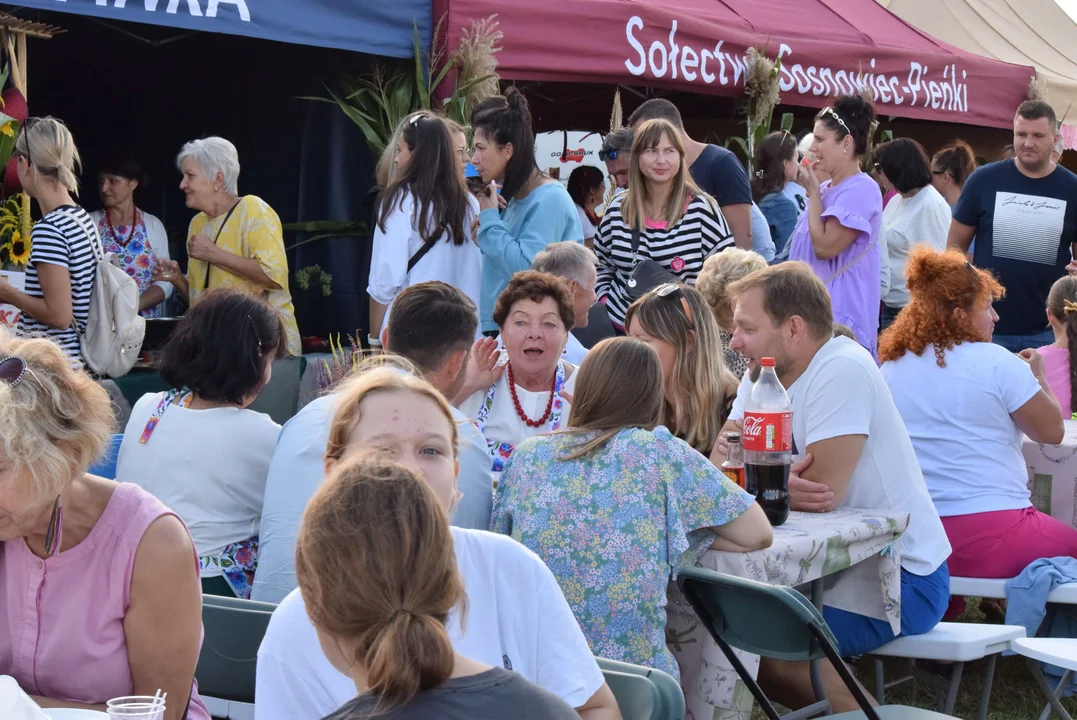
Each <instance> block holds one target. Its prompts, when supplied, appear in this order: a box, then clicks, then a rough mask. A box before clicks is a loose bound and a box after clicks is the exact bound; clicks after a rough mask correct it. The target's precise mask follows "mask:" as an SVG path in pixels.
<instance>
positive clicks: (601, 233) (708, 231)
mask: <svg viewBox="0 0 1077 720" xmlns="http://www.w3.org/2000/svg"><path fill="white" fill-rule="evenodd" d="M624 195H625V194H624V193H621V194H620V195H618V196H617V197H615V198H614V199H613V202H611V203H610V206H609V208H608V209H607V210H606V213H605V214H604V215H603V216H602V221H601V222H600V223H599V224H598V232H596V233H595V255H597V256H598V284H597V285H596V286H595V294H597V295H598V297H599V298H600V299H601V298H602V297H603V296H605V297H606V309H607V311H608V312H609V315H610V319H611V320H613V322H615V323H616V324H617V325H621V326H623V325H624V318H625V312H626V311H627V310H628V306H629V305H631V304H632V298H631V297H630V296H629V294H628V287H627V283H628V278H629V277H630V276H631V274H632V270H633V269H634V268H635V266H636V264H637V263H638V262H639V261H640V260H643V259H645V258H650V259H651V260H654V261H655V262H657V263H658V264H659V265H661V266H662V267H664V268H665V269H667V270H669V271H670V272H672V273H673V274H674V275H676V276H677V277H679V278H680V279H681V282H685V283H688V284H689V285H695V282H696V277H698V276H699V272H700V270H702V269H703V261H704V260H706V259H707V258H708V257H710V256H711V255H713V254H715V253H717V252H721V251H722V250H724V249H725V248H727V247H730V246H732V245H733V233H732V231H730V229H729V225H728V224H727V223H726V220H725V216H724V215H722V211H721V210H719V209H718V206H717V205H716V204H713V203H712V201H709V200H708V199H707V198H705V197H695V198H692V201H691V202H690V203H688V207H687V209H686V210H685V211H684V215H683V216H682V217H681V220H680V222H678V223H677V224H676V225H674V226H673V227H671V228H667V229H664V230H659V229H655V228H644V229H643V231H642V232H641V233H640V238H639V252H638V253H637V255H636V259H635V260H633V256H632V228H630V227H629V226H628V223H627V222H625V219H624V218H623V217H622V216H621V202H622V201H623V200H624Z"/></svg>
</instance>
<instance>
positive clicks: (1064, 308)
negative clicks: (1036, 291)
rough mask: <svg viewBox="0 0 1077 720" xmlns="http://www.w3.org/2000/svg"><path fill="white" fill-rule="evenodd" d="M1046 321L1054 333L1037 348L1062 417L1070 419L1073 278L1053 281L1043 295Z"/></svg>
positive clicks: (1076, 280)
mask: <svg viewBox="0 0 1077 720" xmlns="http://www.w3.org/2000/svg"><path fill="white" fill-rule="evenodd" d="M1047 322H1049V323H1050V324H1051V329H1052V330H1054V332H1055V341H1054V344H1052V345H1047V346H1046V347H1041V348H1039V350H1037V352H1039V354H1040V357H1042V358H1043V365H1044V376H1045V377H1046V378H1047V385H1048V386H1050V388H1051V392H1053V393H1054V395H1055V399H1056V400H1058V404H1059V406H1060V407H1061V408H1062V417H1064V418H1069V419H1071V420H1072V419H1074V412H1075V411H1077V397H1075V396H1074V391H1077V277H1074V276H1072V275H1066V276H1065V277H1062V278H1059V279H1058V280H1056V281H1055V284H1054V285H1052V286H1051V292H1050V293H1049V294H1048V295H1047Z"/></svg>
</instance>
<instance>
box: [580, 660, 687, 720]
mask: <svg viewBox="0 0 1077 720" xmlns="http://www.w3.org/2000/svg"><path fill="white" fill-rule="evenodd" d="M597 660H598V667H599V668H600V669H601V670H602V675H603V676H604V677H605V678H606V684H607V685H609V686H610V690H612V691H613V696H614V697H615V698H617V705H618V707H620V708H621V718H622V720H683V719H684V714H685V709H684V693H683V692H682V691H681V686H680V683H678V682H677V681H676V680H674V679H673V677H672V676H670V675H669V674H668V673H664V672H662V671H661V670H656V669H654V668H649V667H643V666H642V665H633V664H631V663H626V662H620V661H619V660H607V659H606V658H597Z"/></svg>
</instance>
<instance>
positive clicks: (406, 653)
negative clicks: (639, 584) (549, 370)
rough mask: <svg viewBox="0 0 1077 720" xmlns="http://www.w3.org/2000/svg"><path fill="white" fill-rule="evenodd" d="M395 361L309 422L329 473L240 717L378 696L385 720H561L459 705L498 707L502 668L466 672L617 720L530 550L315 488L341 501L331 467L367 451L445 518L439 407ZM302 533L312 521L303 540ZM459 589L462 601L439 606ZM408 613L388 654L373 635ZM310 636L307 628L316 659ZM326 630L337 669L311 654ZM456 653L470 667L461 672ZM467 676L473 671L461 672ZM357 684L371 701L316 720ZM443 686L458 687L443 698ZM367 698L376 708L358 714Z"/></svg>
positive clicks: (296, 713) (450, 462)
mask: <svg viewBox="0 0 1077 720" xmlns="http://www.w3.org/2000/svg"><path fill="white" fill-rule="evenodd" d="M379 365H384V366H379ZM405 367H410V364H409V363H408V362H407V361H406V360H403V359H402V358H399V357H396V356H392V355H381V356H378V359H377V360H376V361H368V362H367V363H365V364H364V365H363V366H362V367H361V368H359V369H358V371H357V372H355V373H353V374H352V376H351V378H350V379H349V380H348V381H346V382H345V383H344V384H343V385H342V386H341V387H340V389H339V390H338V391H337V392H336V393H335V394H334V397H335V400H334V407H335V411H334V412H332V414H331V417H327V418H326V419H325V422H326V423H327V424H328V434H329V440H328V443H327V444H326V447H325V458H326V468H327V471H328V474H329V475H330V479H329V480H328V481H327V482H326V484H325V486H324V487H323V488H322V489H321V492H320V494H319V495H317V496H316V497H315V499H314V500H312V501H311V504H310V505H309V506H308V510H307V512H308V515H307V517H306V518H305V520H304V523H303V526H304V528H310V531H309V532H308V531H306V530H304V533H303V537H300V539H299V543H298V545H299V554H298V559H299V563H297V565H303V564H304V563H305V564H306V566H307V569H306V570H304V569H302V568H300V569H299V571H298V579H299V586H300V587H299V589H297V590H294V591H292V592H291V593H290V594H289V595H288V596H287V597H285V598H284V600H282V601H281V603H280V604H279V605H278V606H277V609H276V611H274V613H273V619H272V620H271V621H270V623H269V628H268V629H267V630H266V634H265V637H264V638H263V639H262V645H261V647H260V648H259V650H258V672H257V682H256V683H255V685H256V688H257V697H256V698H255V708H256V709H255V720H292V718H320V717H325V716H330V717H333V718H338V717H344V718H349V720H351V719H352V718H358V717H362V718H365V717H367V716H368V715H367V714H363V713H368V712H369V711H370V710H371V708H373V707H379V710H382V709H385V707H386V705H388V704H394V703H396V704H397V707H396V709H397V711H398V712H399V713H400V714H390V715H388V716H387V717H389V718H412V717H416V718H434V717H436V718H449V719H450V720H451V719H452V718H479V717H483V718H485V717H497V718H501V717H511V718H519V717H535V718H538V717H543V718H545V717H550V718H560V717H562V715H560V714H556V713H554V712H552V711H551V712H550V713H548V714H546V715H542V714H541V713H540V714H539V715H533V716H532V715H523V713H524V710H523V709H522V708H521V707H517V706H514V707H513V708H512V709H511V710H504V711H502V712H499V711H498V710H499V709H502V710H503V708H502V707H501V706H497V705H494V706H493V709H488V708H487V707H486V706H482V705H477V704H476V705H473V704H470V703H471V700H472V699H473V700H474V701H475V702H476V703H477V702H478V701H479V698H470V695H471V694H472V693H473V692H474V691H475V686H477V685H481V686H483V687H485V688H488V689H489V692H490V693H491V694H492V695H494V696H496V698H482V701H483V702H487V701H488V700H492V699H499V698H500V697H501V695H499V694H498V693H500V692H501V690H500V689H499V688H503V687H509V686H510V685H509V684H508V681H507V679H506V678H505V675H504V673H500V672H498V673H492V672H491V671H488V670H485V669H484V668H483V670H484V671H482V672H479V670H478V668H482V666H486V667H498V668H505V669H507V670H512V671H514V672H516V673H519V675H520V676H521V677H522V678H524V679H526V680H528V681H529V682H533V683H535V684H536V685H538V686H540V687H542V688H543V689H544V690H547V691H549V692H551V693H553V694H554V695H556V696H557V697H558V698H560V699H561V700H563V701H564V702H565V703H567V704H568V706H569V707H572V708H575V712H576V713H577V714H578V715H579V718H580V720H619V719H620V714H619V713H618V711H617V701H616V700H615V699H614V697H613V693H612V691H610V689H609V687H608V686H607V685H606V684H605V680H604V679H603V676H602V671H601V670H599V668H598V663H597V662H596V661H595V657H594V654H593V653H592V651H591V648H590V647H589V646H588V644H587V640H586V638H584V636H583V633H582V632H581V630H580V626H579V623H577V622H576V619H575V617H574V616H573V614H572V610H571V608H570V607H569V605H568V603H567V602H566V600H565V597H564V595H563V594H562V592H561V589H560V587H559V586H558V584H557V580H556V578H555V577H554V575H553V573H552V572H550V570H549V568H547V567H546V566H545V565H544V564H543V563H542V561H541V560H540V559H539V558H538V557H537V556H536V555H535V554H534V553H532V552H530V551H528V550H527V549H526V548H525V547H523V546H522V545H520V544H519V543H518V542H516V541H515V540H512V539H511V538H507V537H504V536H501V535H495V534H493V533H489V532H485V531H480V530H469V529H465V528H460V527H451V528H446V529H445V530H444V531H439V532H438V533H433V532H426V531H425V530H424V531H423V532H419V530H420V529H421V528H423V527H425V526H424V525H421V524H420V523H419V521H418V519H417V518H418V517H419V516H418V515H416V513H417V512H418V510H416V509H415V508H414V507H412V505H418V504H419V498H418V495H417V492H418V491H415V490H414V489H412V490H411V491H410V492H411V493H412V495H411V496H410V497H412V498H413V499H414V501H413V502H412V501H409V504H408V507H407V508H404V507H403V506H402V504H394V505H391V506H386V505H385V504H384V503H381V504H379V503H380V501H376V498H375V497H374V496H371V497H369V498H368V497H367V496H366V495H362V496H360V494H359V493H360V490H359V489H353V490H352V491H351V494H350V495H347V493H345V495H347V497H346V499H344V500H339V501H337V500H331V499H330V500H327V498H328V497H329V495H327V493H328V494H330V495H332V497H334V498H335V497H337V495H338V494H339V493H344V492H345V491H344V490H343V489H342V487H343V486H341V485H340V483H341V482H345V480H342V479H341V477H342V476H339V475H336V474H335V473H343V477H346V478H352V479H353V480H354V478H355V477H357V476H355V475H354V472H355V471H353V470H342V468H344V467H346V466H348V465H350V464H351V462H352V459H353V458H355V457H361V456H362V455H363V454H364V453H369V452H371V451H375V452H377V453H378V454H379V456H381V457H383V458H392V459H393V460H394V461H397V462H400V463H402V464H404V465H406V466H407V467H408V468H411V469H413V470H415V471H417V472H418V473H419V475H418V477H419V478H421V480H422V483H423V484H425V485H426V486H427V487H428V488H430V490H431V491H432V493H433V497H434V498H435V499H436V503H437V504H438V505H440V506H441V507H440V511H441V512H444V513H446V515H448V514H451V512H452V509H453V506H454V505H455V504H456V503H457V501H458V500H459V498H460V495H459V492H458V489H457V480H456V475H457V472H458V469H459V465H458V462H457V449H456V448H457V444H458V442H459V439H458V437H457V424H456V422H455V420H454V417H453V411H452V409H451V408H450V407H449V404H448V403H447V402H446V401H445V398H444V397H443V396H442V395H441V393H439V392H438V391H437V390H436V389H434V387H433V386H432V385H430V383H428V382H426V381H425V380H423V379H421V378H419V377H418V376H417V375H415V374H409V373H408V372H407V371H405ZM413 370H414V369H413ZM312 442H313V441H312ZM379 472H381V471H379ZM397 472H398V471H394V473H393V476H394V477H395V476H396V474H397ZM364 482H365V481H364ZM400 482H403V481H400ZM347 483H348V484H349V485H353V484H356V483H358V480H355V481H354V482H353V481H352V480H348V481H347ZM363 492H366V491H363ZM469 492H470V491H469ZM487 492H489V491H487ZM377 497H380V496H377ZM357 498H358V499H357ZM394 502H395V501H394ZM401 503H402V501H401ZM323 506H324V507H323ZM316 507H322V509H323V510H324V511H325V512H329V511H332V514H331V517H332V521H331V522H329V521H325V520H323V521H319V522H318V523H314V521H313V518H314V516H315V515H316V514H317V512H318V511H316V510H315V509H314V508H316ZM392 508H400V509H399V513H403V515H402V516H400V517H403V520H401V521H400V524H399V525H397V524H396V520H400V517H398V511H397V510H395V509H392ZM428 515H429V513H428V512H427V513H426V514H425V515H422V517H428ZM424 522H426V521H424ZM314 528H318V530H317V532H316V533H315V531H314ZM367 550H370V551H371V553H370V556H369V557H368V556H367V553H366V552H365V551H367ZM449 558H453V562H454V563H455V570H454V572H453V574H454V575H457V574H458V575H457V577H458V578H459V579H458V580H454V581H453V582H451V583H450V582H449V581H448V580H446V579H436V578H444V577H445V575H444V573H443V572H441V571H442V570H443V569H444V567H445V566H447V564H448V563H449ZM383 561H384V562H386V563H387V564H386V565H384V566H383V565H381V563H382V562H383ZM314 567H318V568H321V569H320V570H319V571H318V572H317V573H316V575H312V573H311V572H309V570H310V569H311V568H314ZM375 571H377V573H383V574H384V575H385V577H380V576H378V575H377V574H375ZM398 571H399V574H394V573H397V572H398ZM312 577H317V578H322V579H323V580H321V581H320V582H324V583H325V584H324V585H318V584H317V583H315V582H314V580H312ZM394 583H396V585H394ZM461 583H462V586H463V594H464V595H465V596H466V597H467V602H466V603H457V602H456V601H455V599H454V598H455V597H456V595H454V593H458V592H459V591H458V589H456V588H458V586H459V585H460V584H461ZM394 588H395V589H394ZM381 593H390V594H385V595H382V594H381ZM394 615H395V616H394ZM405 615H406V616H407V618H404V617H403V616H405ZM419 616H421V617H422V618H423V620H422V623H421V624H422V629H423V632H422V634H419V635H418V636H412V638H411V640H408V642H403V641H401V642H400V643H397V644H396V646H395V647H390V645H389V644H387V643H386V642H385V638H386V633H389V632H390V631H389V630H388V629H387V627H388V626H389V625H391V624H392V623H404V622H405V619H406V621H407V623H408V628H414V629H416V632H418V625H417V624H416V620H415V618H416V617H419ZM330 618H335V619H336V620H335V622H331V620H330ZM390 618H391V620H390ZM312 622H313V624H312ZM435 623H436V624H441V625H444V626H445V628H447V631H446V632H447V636H448V638H449V639H450V641H451V645H452V651H453V652H454V653H456V655H455V656H452V655H448V656H447V655H445V650H444V645H443V644H442V641H441V639H442V634H441V633H442V630H439V628H438V627H436V626H435ZM408 628H405V627H404V626H403V625H401V626H399V627H397V626H393V628H392V632H391V635H392V637H399V634H398V632H399V631H402V630H405V629H408ZM316 629H317V630H320V631H321V633H322V640H321V645H323V646H326V651H325V652H323V648H322V647H321V646H320V645H319V642H320V641H319V637H318V633H317V632H316ZM408 631H409V632H410V629H409V630H408ZM326 635H329V636H331V637H333V638H336V640H335V641H334V643H336V644H339V646H340V648H342V649H343V650H344V651H346V652H342V653H340V654H341V655H344V657H345V658H347V659H348V662H346V663H344V665H343V666H341V664H340V662H339V660H340V658H339V657H338V658H337V660H338V664H337V668H334V666H333V665H331V664H330V661H329V660H328V659H326V654H327V653H330V654H332V652H333V647H334V646H335V645H327V643H326V642H325V636H326ZM416 637H418V639H416ZM412 641H414V642H413V643H412ZM409 643H411V644H409ZM360 649H361V652H359V653H358V654H357V652H356V651H357V650H360ZM378 649H380V650H381V651H383V652H390V654H391V655H392V656H393V657H395V658H397V659H396V660H395V661H393V663H391V664H390V665H389V666H388V667H385V666H383V665H379V664H377V663H375V662H374V659H376V658H378V657H381V655H379V652H378ZM433 656H438V657H440V658H442V660H444V658H445V657H449V658H450V659H452V665H451V671H450V672H449V675H446V674H445V673H446V668H450V664H449V661H448V660H445V661H444V664H442V661H441V660H439V661H438V663H437V664H429V660H428V658H429V657H433ZM461 656H462V657H463V658H469V659H470V660H472V661H474V664H471V665H467V664H466V663H464V662H463V661H462V658H461ZM420 659H422V667H423V668H424V669H423V671H422V672H421V673H419V680H418V685H417V684H416V682H417V681H416V680H415V679H414V676H413V675H410V674H409V673H411V672H412V671H411V670H410V669H409V668H412V667H420ZM477 664H481V665H477ZM468 668H470V670H468ZM474 672H479V674H478V675H473V674H472V675H471V677H464V676H465V675H468V674H469V673H474ZM387 677H391V678H392V679H391V680H387V679H385V678H387ZM363 678H365V680H364V679H363ZM446 678H448V679H446ZM357 681H359V682H362V683H363V684H362V685H359V682H357ZM375 681H377V683H375ZM457 681H459V682H457ZM443 682H444V685H443V684H442V683H443ZM517 682H518V681H515V680H514V681H513V683H514V684H515V683H517ZM469 683H470V685H469ZM357 685H359V687H360V690H361V691H364V690H365V689H366V688H367V687H370V688H372V689H373V692H374V693H375V695H377V696H378V697H372V698H369V699H368V700H364V699H363V697H365V696H363V697H360V699H359V700H357V701H355V702H356V703H358V707H359V709H360V710H361V712H359V710H357V711H356V712H359V714H356V715H342V716H338V715H332V713H333V711H334V710H337V709H338V708H340V707H342V706H344V705H345V704H347V703H349V702H351V701H352V700H353V699H354V698H355V690H356V686H357ZM513 686H515V687H519V685H518V684H517V685H513ZM436 687H442V690H435V689H434V688H436ZM459 687H471V690H468V691H467V692H459V693H457V692H450V690H453V689H454V688H459ZM390 688H391V689H390ZM408 688H412V689H415V688H419V689H418V690H415V692H418V693H419V694H418V695H415V696H414V697H413V698H412V700H413V703H417V704H413V703H407V704H405V705H404V706H402V707H401V706H399V703H400V702H401V701H402V699H403V698H404V696H405V695H407V694H408V693H410V692H411V691H410V690H409V691H408V692H402V689H408ZM387 689H388V690H387ZM513 692H515V690H513ZM529 692H531V691H529ZM476 694H477V693H476ZM483 694H484V695H485V694H487V691H486V690H483ZM527 697H530V695H529V696H527ZM369 700H375V701H376V702H375V703H374V705H371V704H368V703H369ZM465 700H467V701H468V703H469V704H467V705H466V706H465V705H463V704H462V703H464V701H465ZM457 703H461V704H457ZM528 704H530V705H534V707H535V708H538V709H540V710H541V711H542V712H545V710H546V708H549V707H551V705H549V704H546V702H545V701H543V702H542V703H539V702H538V701H536V702H535V703H531V702H530V701H529V700H527V698H526V697H525V699H524V700H523V701H520V700H519V699H517V701H516V705H519V706H523V705H528ZM349 707H350V706H349ZM562 709H563V708H562ZM381 717H382V716H381V715H379V718H381ZM569 717H575V716H574V715H573V716H569Z"/></svg>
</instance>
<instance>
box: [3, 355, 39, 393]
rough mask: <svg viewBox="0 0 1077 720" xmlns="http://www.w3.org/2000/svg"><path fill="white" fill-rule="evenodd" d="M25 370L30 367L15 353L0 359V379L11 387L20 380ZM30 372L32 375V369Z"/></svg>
mask: <svg viewBox="0 0 1077 720" xmlns="http://www.w3.org/2000/svg"><path fill="white" fill-rule="evenodd" d="M27 370H30V368H29V367H28V366H27V365H26V361H25V360H23V359H22V358H21V357H18V356H17V355H13V356H11V357H6V358H4V359H3V360H0V380H3V381H4V382H6V383H7V384H8V385H10V386H11V387H15V386H16V385H18V384H19V383H20V382H22V379H23V378H24V377H25V376H26V371H27ZM30 374H31V375H33V370H30Z"/></svg>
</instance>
